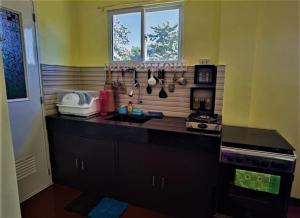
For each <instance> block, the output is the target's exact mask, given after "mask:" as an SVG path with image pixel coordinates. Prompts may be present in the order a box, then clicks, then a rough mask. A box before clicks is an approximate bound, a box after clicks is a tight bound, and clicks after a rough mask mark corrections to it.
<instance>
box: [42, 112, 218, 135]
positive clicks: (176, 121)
mask: <svg viewBox="0 0 300 218" xmlns="http://www.w3.org/2000/svg"><path fill="white" fill-rule="evenodd" d="M111 116H112V115H108V116H94V117H89V118H84V117H76V116H68V115H59V114H57V115H50V116H47V117H49V118H58V119H67V120H78V121H82V122H89V123H97V124H108V125H118V126H128V127H135V128H143V129H151V130H161V131H168V132H176V133H184V134H192V135H202V136H209V137H217V138H220V137H221V134H218V133H206V132H197V131H190V130H188V129H187V128H186V126H185V118H181V117H164V118H162V119H156V118H152V119H151V120H149V121H147V122H145V123H128V122H122V121H113V120H107V119H108V118H110V117H111Z"/></svg>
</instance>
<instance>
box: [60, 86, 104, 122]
mask: <svg viewBox="0 0 300 218" xmlns="http://www.w3.org/2000/svg"><path fill="white" fill-rule="evenodd" d="M56 97H57V104H56V106H57V107H58V111H59V113H61V114H67V115H75V116H82V117H87V116H91V115H94V114H97V113H99V112H100V99H99V94H98V92H97V91H89V90H59V91H57V94H56Z"/></svg>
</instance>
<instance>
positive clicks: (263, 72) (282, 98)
mask: <svg viewBox="0 0 300 218" xmlns="http://www.w3.org/2000/svg"><path fill="white" fill-rule="evenodd" d="M298 4H299V3H298V2H288V3H287V2H276V3H274V2H273V3H272V4H268V3H259V16H258V21H259V22H258V23H257V24H258V25H257V40H256V51H255V63H254V69H253V78H252V84H251V86H252V93H251V104H250V106H251V111H250V123H249V124H250V125H251V126H258V127H265V128H273V129H277V130H278V131H279V132H280V133H281V134H282V135H283V136H284V137H285V138H286V139H287V140H288V141H289V142H290V143H291V144H292V145H294V146H297V148H298V150H297V151H298V157H300V143H299V133H300V129H299V123H300V120H299V29H298V27H299V17H298V16H299V9H298ZM296 175H297V176H296V179H295V181H294V184H295V185H294V192H293V193H294V194H295V195H297V196H298V197H299V196H300V165H299V161H298V168H297V173H296Z"/></svg>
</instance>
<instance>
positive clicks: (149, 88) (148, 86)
mask: <svg viewBox="0 0 300 218" xmlns="http://www.w3.org/2000/svg"><path fill="white" fill-rule="evenodd" d="M150 77H151V70H150V69H149V70H148V85H147V88H146V90H147V93H148V94H151V93H152V88H151V85H150V84H149V80H150V79H151V78H150ZM153 80H154V81H155V79H154V78H153ZM155 83H156V81H155Z"/></svg>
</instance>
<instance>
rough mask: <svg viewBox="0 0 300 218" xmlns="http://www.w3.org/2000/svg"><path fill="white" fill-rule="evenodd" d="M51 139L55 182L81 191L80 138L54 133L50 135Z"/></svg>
mask: <svg viewBox="0 0 300 218" xmlns="http://www.w3.org/2000/svg"><path fill="white" fill-rule="evenodd" d="M49 139H50V150H51V165H52V173H53V180H54V182H55V183H59V184H63V185H67V186H70V187H73V188H76V189H80V188H81V184H80V178H79V161H80V157H79V156H78V152H77V149H78V147H79V146H80V143H79V139H80V138H79V137H76V136H72V135H68V134H61V133H56V132H55V133H53V132H52V133H50V134H49Z"/></svg>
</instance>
